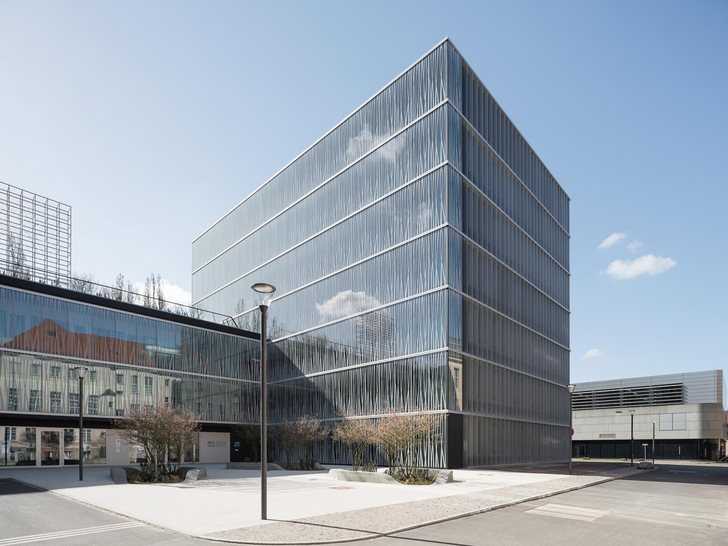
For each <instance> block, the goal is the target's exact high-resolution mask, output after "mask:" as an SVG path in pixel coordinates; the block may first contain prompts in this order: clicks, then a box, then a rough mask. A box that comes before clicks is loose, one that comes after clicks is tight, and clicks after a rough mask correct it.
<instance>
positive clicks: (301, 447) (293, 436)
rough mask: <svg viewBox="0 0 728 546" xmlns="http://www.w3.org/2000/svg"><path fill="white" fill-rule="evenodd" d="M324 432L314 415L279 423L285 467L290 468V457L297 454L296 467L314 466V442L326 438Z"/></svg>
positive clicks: (309, 467) (310, 468)
mask: <svg viewBox="0 0 728 546" xmlns="http://www.w3.org/2000/svg"><path fill="white" fill-rule="evenodd" d="M326 434H327V432H326V430H324V429H323V428H322V427H321V421H320V420H319V419H317V418H315V417H310V416H308V415H304V416H303V417H299V418H298V419H297V420H296V421H285V422H284V423H283V425H281V443H282V444H283V451H284V453H285V454H286V467H288V468H291V458H292V457H293V455H294V454H298V468H300V469H301V470H312V469H313V468H315V467H316V460H315V459H314V458H313V447H314V445H315V444H316V442H320V441H321V440H323V439H324V438H326Z"/></svg>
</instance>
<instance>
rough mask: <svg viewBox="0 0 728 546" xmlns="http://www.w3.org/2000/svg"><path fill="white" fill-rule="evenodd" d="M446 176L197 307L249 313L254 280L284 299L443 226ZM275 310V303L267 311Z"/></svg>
mask: <svg viewBox="0 0 728 546" xmlns="http://www.w3.org/2000/svg"><path fill="white" fill-rule="evenodd" d="M448 171H451V168H450V167H447V166H444V167H441V168H439V169H437V170H436V171H434V172H432V173H430V174H428V175H425V176H424V177H423V178H420V179H418V180H416V181H415V182H413V183H412V184H409V185H407V186H405V187H403V188H402V189H400V190H399V191H397V192H396V193H393V194H392V195H390V196H389V197H387V198H385V199H383V200H381V201H379V202H377V203H375V204H374V205H372V206H371V207H368V208H366V209H364V210H363V211H361V212H360V213H358V214H356V215H355V216H352V217H351V218H349V219H348V220H345V221H343V222H342V223H340V224H338V225H336V226H334V227H332V228H330V229H327V230H326V231H324V232H322V233H321V234H319V235H318V236H316V237H315V238H313V239H311V240H310V241H307V242H306V243H304V244H303V245H300V246H298V247H296V248H295V249H293V250H291V251H290V252H288V253H286V254H284V255H282V256H281V257H279V258H277V259H276V260H275V261H273V262H271V263H269V264H267V265H264V266H263V267H261V268H260V269H256V270H254V271H253V272H251V273H249V274H248V275H245V276H244V277H242V278H241V279H240V280H238V281H235V282H234V283H232V284H231V285H229V286H227V287H225V288H224V289H222V290H220V291H219V292H216V293H215V294H213V295H212V296H210V297H208V298H205V299H204V300H202V301H201V302H200V304H199V305H200V307H202V308H205V309H206V308H214V309H219V310H221V311H222V310H223V309H225V310H227V311H228V313H227V314H228V315H235V314H237V313H239V312H241V311H243V310H247V309H250V308H251V306H252V304H253V300H252V297H251V296H252V293H251V292H250V286H251V285H252V284H253V283H254V282H256V281H257V280H258V279H266V281H267V282H269V283H271V284H273V285H274V286H275V287H276V288H277V289H278V293H279V294H285V293H286V292H289V291H290V290H293V289H295V288H298V287H299V286H302V285H304V284H307V283H309V282H312V281H314V280H316V279H319V278H321V277H323V276H325V275H328V274H330V273H333V272H334V271H337V270H339V269H342V268H344V267H346V266H348V265H350V264H353V263H356V262H358V261H360V260H362V259H364V258H366V257H368V256H371V255H373V254H376V253H377V252H381V251H383V250H386V249H388V248H390V247H392V246H393V245H396V244H398V243H401V242H402V241H405V240H407V239H410V238H412V237H414V236H416V235H418V234H420V233H423V232H425V231H428V230H430V229H432V228H434V227H436V226H439V225H441V224H443V223H444V222H445V199H446V182H447V179H448V178H449V176H448ZM458 180H459V178H458ZM241 295H247V298H245V296H241ZM276 307H277V300H276V303H275V304H274V305H273V306H271V312H273V310H274V309H275V308H276Z"/></svg>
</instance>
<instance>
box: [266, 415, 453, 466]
mask: <svg viewBox="0 0 728 546" xmlns="http://www.w3.org/2000/svg"><path fill="white" fill-rule="evenodd" d="M382 419H386V417H382ZM436 419H437V420H438V421H439V428H437V427H436V429H435V433H434V435H433V439H430V440H426V441H424V442H423V444H422V445H421V447H420V451H419V453H418V456H417V460H418V461H419V462H420V464H421V465H422V466H423V467H424V468H443V467H445V466H446V465H447V457H446V453H447V451H446V450H447V435H446V430H445V429H446V427H445V416H444V415H440V416H436ZM269 437H270V438H271V439H272V440H273V441H272V442H271V445H270V446H269V448H268V452H269V453H270V454H271V458H272V459H273V460H276V461H285V460H286V454H285V453H284V452H283V449H282V444H281V442H280V427H279V426H276V425H273V426H271V432H270V433H269ZM313 458H314V459H315V460H317V461H327V462H328V463H329V464H341V465H350V464H351V458H350V452H349V448H348V447H346V446H344V445H342V444H340V443H338V442H333V441H330V440H329V439H327V440H326V441H322V442H319V443H318V444H316V445H315V446H314V448H313ZM364 460H365V461H371V462H373V463H375V464H377V465H379V466H386V465H387V458H386V456H385V455H384V453H382V451H381V450H380V449H378V446H376V445H372V446H369V448H367V449H366V450H365V451H364Z"/></svg>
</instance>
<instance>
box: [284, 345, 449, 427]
mask: <svg viewBox="0 0 728 546" xmlns="http://www.w3.org/2000/svg"><path fill="white" fill-rule="evenodd" d="M447 370H448V369H447V355H446V354H445V353H444V352H442V353H436V354H432V355H425V356H420V357H414V358H406V359H403V360H395V361H390V362H383V363H380V364H375V365H372V366H364V367H361V368H354V369H346V370H340V371H337V372H332V373H327V374H322V375H316V376H313V377H300V378H295V379H291V380H288V381H285V382H282V383H275V384H272V385H271V387H270V400H271V416H270V418H271V421H272V422H280V421H283V420H285V419H288V420H292V419H297V418H298V417H299V416H300V415H318V416H319V418H320V419H336V418H339V417H340V416H341V415H342V414H345V413H351V414H353V415H374V414H381V413H386V412H387V411H388V408H397V409H399V410H401V411H420V410H436V409H445V408H446V399H447V396H446V394H447V388H448V371H447Z"/></svg>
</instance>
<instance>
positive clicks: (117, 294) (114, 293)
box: [111, 273, 126, 301]
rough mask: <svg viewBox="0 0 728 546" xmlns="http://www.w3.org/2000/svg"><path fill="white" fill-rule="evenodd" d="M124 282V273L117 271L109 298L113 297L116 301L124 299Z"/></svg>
mask: <svg viewBox="0 0 728 546" xmlns="http://www.w3.org/2000/svg"><path fill="white" fill-rule="evenodd" d="M125 284H126V282H125V280H124V275H122V274H121V273H119V274H118V275H117V276H116V281H115V282H114V287H113V288H112V289H111V299H114V300H116V301H124V285H125Z"/></svg>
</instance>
